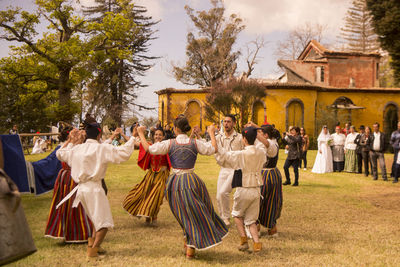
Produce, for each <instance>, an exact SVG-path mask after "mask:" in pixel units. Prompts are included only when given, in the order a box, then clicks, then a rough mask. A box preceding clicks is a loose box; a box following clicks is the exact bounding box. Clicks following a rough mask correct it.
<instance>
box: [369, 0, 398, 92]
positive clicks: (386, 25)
mask: <svg viewBox="0 0 400 267" xmlns="http://www.w3.org/2000/svg"><path fill="white" fill-rule="evenodd" d="M367 7H368V10H369V11H370V12H371V14H372V21H373V23H372V24H373V26H374V29H375V32H376V34H377V35H378V38H379V42H380V44H381V47H382V48H383V49H385V50H387V51H388V52H389V54H390V56H391V58H392V62H391V66H392V68H393V71H394V79H395V82H396V84H397V85H398V84H399V83H400V32H399V27H398V25H399V21H400V2H399V1H396V0H367Z"/></svg>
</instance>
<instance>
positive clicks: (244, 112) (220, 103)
mask: <svg viewBox="0 0 400 267" xmlns="http://www.w3.org/2000/svg"><path fill="white" fill-rule="evenodd" d="M265 96H266V93H265V86H264V85H262V84H260V83H259V82H257V81H255V80H250V79H236V78H231V79H229V80H228V81H224V82H218V83H215V84H214V86H213V87H212V88H211V89H210V93H209V94H208V95H207V96H206V105H205V111H206V115H205V116H206V118H207V119H208V120H209V121H218V116H219V114H222V115H224V114H229V113H233V114H236V115H238V118H239V121H238V122H239V123H238V125H237V129H238V130H240V129H242V128H243V126H244V125H245V124H246V123H247V122H248V121H249V120H250V118H251V115H252V112H253V104H254V103H255V102H256V101H257V100H262V99H263V98H264V97H265Z"/></svg>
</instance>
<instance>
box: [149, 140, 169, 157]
mask: <svg viewBox="0 0 400 267" xmlns="http://www.w3.org/2000/svg"><path fill="white" fill-rule="evenodd" d="M170 143H171V141H170V140H164V141H162V142H158V143H155V144H152V145H151V146H150V147H149V152H150V154H152V155H165V154H167V153H168V149H169V146H170Z"/></svg>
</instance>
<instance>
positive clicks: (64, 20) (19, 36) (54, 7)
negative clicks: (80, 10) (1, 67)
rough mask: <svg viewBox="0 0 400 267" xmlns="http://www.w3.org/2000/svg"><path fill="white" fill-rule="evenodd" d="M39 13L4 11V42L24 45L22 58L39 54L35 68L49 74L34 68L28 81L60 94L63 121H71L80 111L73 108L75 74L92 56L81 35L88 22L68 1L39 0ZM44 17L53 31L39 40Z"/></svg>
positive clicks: (0, 25) (0, 17) (1, 15)
mask: <svg viewBox="0 0 400 267" xmlns="http://www.w3.org/2000/svg"><path fill="white" fill-rule="evenodd" d="M36 5H37V11H36V12H35V13H29V12H26V11H21V9H20V8H9V9H8V10H5V11H0V28H1V29H2V31H3V34H2V35H1V36H0V38H1V39H4V40H7V41H17V42H20V43H23V45H22V46H21V47H20V48H17V49H15V52H16V53H17V54H18V55H20V56H22V57H23V56H31V55H35V56H36V59H37V60H38V61H37V62H31V63H33V64H35V65H39V66H45V68H48V69H50V70H51V72H50V74H53V75H49V74H48V73H37V72H38V71H41V70H42V67H38V68H30V70H31V71H32V73H28V74H27V75H25V74H24V75H25V78H26V79H28V80H31V81H33V82H35V81H38V80H42V81H44V82H45V84H46V85H45V86H46V87H45V89H43V90H44V91H53V90H54V91H57V93H58V107H57V108H56V112H57V115H58V117H59V119H61V120H66V121H71V119H72V116H73V114H74V113H76V109H75V108H73V105H71V92H72V88H73V86H74V83H75V82H74V81H73V80H72V79H71V75H72V72H73V71H75V69H78V68H79V67H80V66H79V63H81V62H82V60H84V59H85V58H86V56H87V54H88V53H89V51H90V49H91V47H92V46H91V45H89V43H88V42H87V41H86V40H85V39H84V38H82V37H81V36H80V33H81V32H82V31H83V30H84V28H85V26H86V25H85V21H84V20H83V19H82V18H81V17H79V16H78V15H77V14H76V13H75V12H74V9H73V8H72V6H71V4H70V3H69V1H67V0H51V1H45V0H36ZM40 18H44V19H45V20H46V21H47V22H48V23H49V27H48V28H49V29H50V30H52V31H53V32H51V31H49V32H46V33H44V34H43V37H42V38H38V33H37V32H36V30H35V28H36V27H37V25H38V24H39V22H40Z"/></svg>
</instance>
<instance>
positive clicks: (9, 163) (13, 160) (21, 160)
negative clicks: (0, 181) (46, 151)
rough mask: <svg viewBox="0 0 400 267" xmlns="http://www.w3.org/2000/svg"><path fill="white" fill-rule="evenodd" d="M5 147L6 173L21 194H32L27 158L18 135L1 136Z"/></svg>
mask: <svg viewBox="0 0 400 267" xmlns="http://www.w3.org/2000/svg"><path fill="white" fill-rule="evenodd" d="M0 138H1V142H2V145H3V157H4V171H5V172H6V173H7V175H8V176H10V178H11V179H12V180H13V181H14V183H15V184H16V185H17V186H18V190H19V191H20V192H30V189H29V183H28V174H27V172H26V165H25V157H24V152H23V150H22V145H21V141H20V139H19V136H18V135H0Z"/></svg>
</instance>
